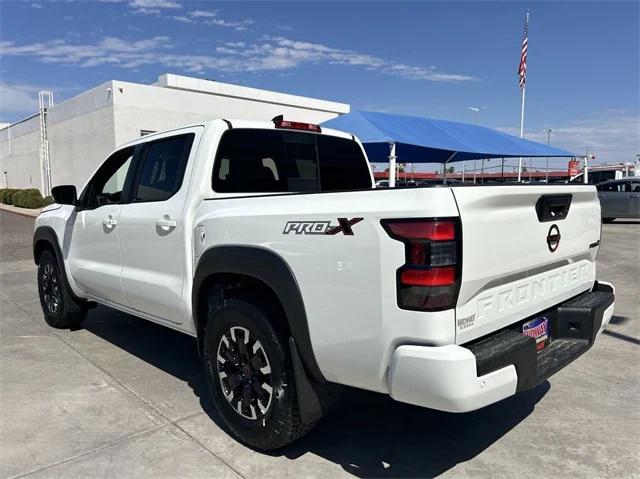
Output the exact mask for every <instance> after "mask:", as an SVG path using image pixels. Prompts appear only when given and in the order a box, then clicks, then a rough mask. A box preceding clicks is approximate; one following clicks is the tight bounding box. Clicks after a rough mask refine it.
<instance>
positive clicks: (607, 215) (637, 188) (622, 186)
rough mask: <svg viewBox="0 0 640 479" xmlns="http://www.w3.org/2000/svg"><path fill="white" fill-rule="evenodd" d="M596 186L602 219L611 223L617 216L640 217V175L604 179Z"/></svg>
mask: <svg viewBox="0 0 640 479" xmlns="http://www.w3.org/2000/svg"><path fill="white" fill-rule="evenodd" d="M596 188H597V189H598V196H599V197H600V208H601V211H602V221H604V222H605V223H610V222H612V221H613V220H615V219H616V218H640V177H632V178H624V179H621V180H609V181H604V182H602V183H600V184H598V185H597V186H596Z"/></svg>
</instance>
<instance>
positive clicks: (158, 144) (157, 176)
mask: <svg viewBox="0 0 640 479" xmlns="http://www.w3.org/2000/svg"><path fill="white" fill-rule="evenodd" d="M194 137H195V135H194V134H193V133H189V134H187V135H180V136H174V137H171V138H163V139H161V140H157V141H154V142H151V143H149V144H148V145H147V146H146V148H145V150H144V153H143V159H142V165H141V167H140V174H139V176H138V181H137V184H136V188H135V193H134V196H133V201H134V202H143V201H164V200H166V199H168V198H171V197H172V196H173V195H174V194H175V193H176V192H177V191H178V190H179V189H180V186H181V185H182V179H183V177H184V171H185V168H186V166H187V160H188V158H189V152H190V151H191V144H192V143H193V139H194Z"/></svg>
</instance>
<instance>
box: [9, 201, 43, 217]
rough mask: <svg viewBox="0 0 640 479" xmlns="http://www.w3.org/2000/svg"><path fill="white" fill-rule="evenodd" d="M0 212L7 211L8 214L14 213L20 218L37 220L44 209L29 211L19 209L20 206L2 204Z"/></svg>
mask: <svg viewBox="0 0 640 479" xmlns="http://www.w3.org/2000/svg"><path fill="white" fill-rule="evenodd" d="M0 211H6V212H8V213H14V214H16V215H20V216H26V217H28V218H37V217H38V216H39V215H40V212H41V211H42V208H35V209H28V208H19V207H18V206H12V205H5V204H2V203H0Z"/></svg>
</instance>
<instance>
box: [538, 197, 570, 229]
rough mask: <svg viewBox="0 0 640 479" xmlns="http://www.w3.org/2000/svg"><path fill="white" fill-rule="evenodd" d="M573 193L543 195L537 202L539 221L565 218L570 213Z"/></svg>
mask: <svg viewBox="0 0 640 479" xmlns="http://www.w3.org/2000/svg"><path fill="white" fill-rule="evenodd" d="M571 198H572V195H570V194H567V195H542V196H541V197H540V198H538V201H537V202H536V214H537V215H538V221H540V223H544V222H546V221H559V220H563V219H565V218H566V217H567V215H568V214H569V207H570V206H571Z"/></svg>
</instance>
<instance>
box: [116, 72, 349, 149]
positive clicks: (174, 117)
mask: <svg viewBox="0 0 640 479" xmlns="http://www.w3.org/2000/svg"><path fill="white" fill-rule="evenodd" d="M199 83H200V82H199ZM204 83H214V84H215V82H209V81H204ZM240 88H244V87H240ZM247 90H253V89H247ZM266 93H270V94H271V92H266ZM282 96H283V97H285V98H283V99H282V101H286V97H291V96H290V95H282ZM293 98H299V97H293ZM302 100H304V99H302ZM310 102H311V101H310ZM301 103H302V102H301ZM114 104H115V135H116V144H118V145H121V144H123V143H127V142H129V141H132V140H135V139H136V138H139V137H140V130H151V131H163V130H169V129H172V128H177V127H180V126H185V125H190V124H194V123H198V122H201V121H207V120H213V119H216V118H229V119H233V118H236V119H241V120H265V121H269V120H271V119H272V118H273V117H275V116H277V115H284V116H285V118H290V119H295V120H297V121H303V122H309V123H322V122H323V121H326V120H330V119H332V118H335V117H337V116H338V112H336V111H325V110H319V109H318V110H316V109H311V108H308V107H303V106H294V105H290V104H282V103H275V102H271V101H263V100H260V99H258V98H257V99H255V100H251V99H248V98H241V97H232V96H226V95H216V94H211V93H203V92H198V91H193V90H182V89H174V88H170V87H160V86H155V85H141V84H137V83H126V82H119V81H116V82H114ZM336 105H339V104H336ZM342 106H343V107H344V106H346V105H342ZM336 110H337V108H336ZM346 111H348V107H347V109H346Z"/></svg>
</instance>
